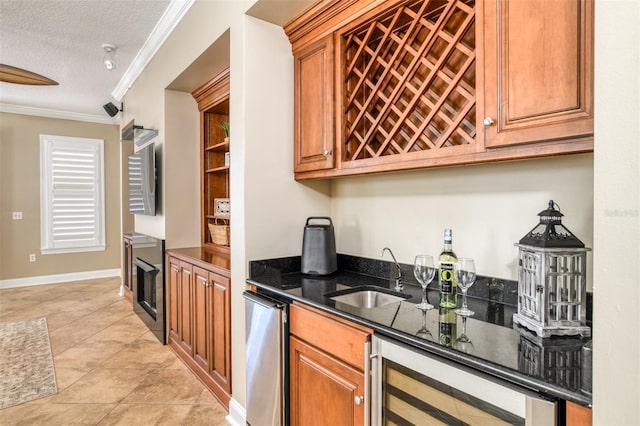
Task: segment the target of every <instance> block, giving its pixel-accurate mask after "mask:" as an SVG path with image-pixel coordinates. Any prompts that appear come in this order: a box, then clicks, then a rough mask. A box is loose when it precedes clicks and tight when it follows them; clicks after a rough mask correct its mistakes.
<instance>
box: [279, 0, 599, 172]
mask: <svg viewBox="0 0 640 426" xmlns="http://www.w3.org/2000/svg"><path fill="white" fill-rule="evenodd" d="M285 31H286V33H287V35H288V36H289V39H290V41H291V43H292V51H293V56H294V63H295V67H294V81H295V90H294V92H295V99H294V103H295V104H294V109H295V116H294V126H295V133H294V135H295V136H294V144H295V149H294V152H295V159H294V166H295V167H294V171H295V175H296V179H307V178H319V177H334V176H341V175H351V174H360V173H375V172H384V171H394V170H404V169H415V168H423V167H437V166H446V165H455V164H469V163H479V162H490V161H500V160H513V159H522V158H533V157H538V156H545V155H556V154H566V153H576V152H588V151H591V150H593V138H592V135H593V114H592V110H593V107H592V104H593V99H592V92H593V0H582V1H581V0H577V1H572V2H570V1H562V0H539V1H535V2H527V1H508V0H484V1H483V0H478V1H474V0H448V1H446V0H441V1H435V0H431V1H430V0H414V1H406V0H405V1H399V0H387V1H381V0H376V1H372V0H338V1H335V0H334V1H330V0H324V1H320V2H318V3H317V4H316V5H315V6H314V7H312V8H310V9H309V10H308V11H307V12H305V13H304V14H303V15H301V16H300V17H299V18H297V19H296V20H294V21H292V22H291V23H290V24H289V25H287V27H286V28H285Z"/></svg>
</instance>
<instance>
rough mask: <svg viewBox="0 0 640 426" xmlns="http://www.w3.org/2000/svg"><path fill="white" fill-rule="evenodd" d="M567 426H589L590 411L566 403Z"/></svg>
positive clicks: (586, 408) (568, 402)
mask: <svg viewBox="0 0 640 426" xmlns="http://www.w3.org/2000/svg"><path fill="white" fill-rule="evenodd" d="M566 407H567V410H566V411H567V421H566V425H567V426H591V424H592V414H591V409H590V408H588V407H583V406H582V405H578V404H574V403H573V402H570V401H567V406H566Z"/></svg>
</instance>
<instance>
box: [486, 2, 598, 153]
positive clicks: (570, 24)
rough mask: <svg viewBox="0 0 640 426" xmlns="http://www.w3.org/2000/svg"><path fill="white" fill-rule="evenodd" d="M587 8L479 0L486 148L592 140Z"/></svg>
mask: <svg viewBox="0 0 640 426" xmlns="http://www.w3.org/2000/svg"><path fill="white" fill-rule="evenodd" d="M593 6H594V4H593V1H592V0H578V1H556V0H536V1H532V2H527V1H508V0H485V2H484V18H485V20H484V47H485V51H484V76H485V105H484V117H485V118H484V119H483V122H484V123H483V124H484V126H485V146H486V147H489V148H494V147H502V146H510V145H517V144H526V143H531V142H541V141H549V140H560V139H569V138H577V137H588V136H591V135H592V134H593ZM568 149H570V148H568Z"/></svg>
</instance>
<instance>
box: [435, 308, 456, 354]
mask: <svg viewBox="0 0 640 426" xmlns="http://www.w3.org/2000/svg"><path fill="white" fill-rule="evenodd" d="M439 313H440V316H439V317H438V331H439V333H438V334H439V335H438V339H439V342H440V344H441V345H443V346H449V347H450V346H452V345H453V342H454V341H455V340H456V337H457V334H456V333H457V330H456V328H457V327H456V325H457V322H458V319H457V317H456V312H455V310H453V309H449V308H443V307H440V312H439Z"/></svg>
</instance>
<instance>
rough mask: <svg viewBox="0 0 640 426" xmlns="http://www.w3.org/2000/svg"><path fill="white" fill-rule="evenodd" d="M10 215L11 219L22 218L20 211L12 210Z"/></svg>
mask: <svg viewBox="0 0 640 426" xmlns="http://www.w3.org/2000/svg"><path fill="white" fill-rule="evenodd" d="M11 217H12V218H13V220H22V212H13V213H11Z"/></svg>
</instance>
